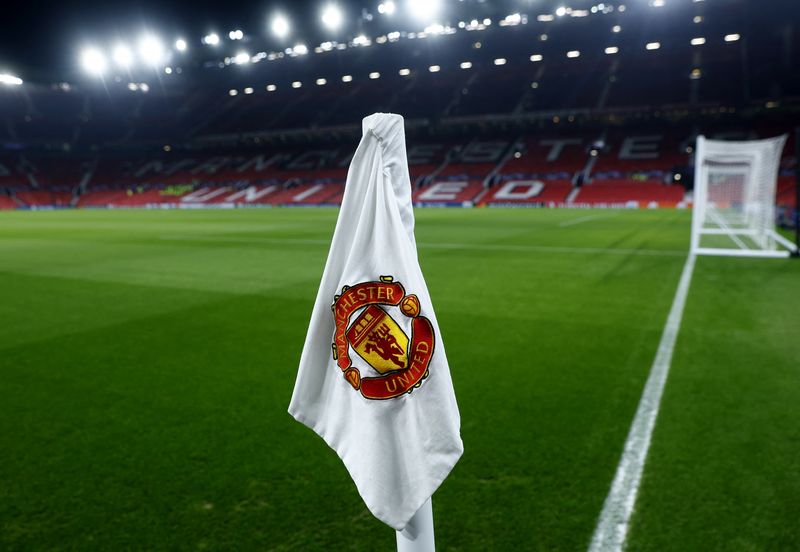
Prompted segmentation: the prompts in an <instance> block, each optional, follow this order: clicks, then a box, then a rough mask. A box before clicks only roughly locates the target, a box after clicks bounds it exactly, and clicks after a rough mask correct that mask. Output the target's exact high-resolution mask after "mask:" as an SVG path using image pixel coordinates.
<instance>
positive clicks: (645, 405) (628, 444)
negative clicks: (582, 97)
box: [589, 253, 695, 552]
mask: <svg viewBox="0 0 800 552" xmlns="http://www.w3.org/2000/svg"><path fill="white" fill-rule="evenodd" d="M694 263H695V255H694V254H693V253H690V254H689V256H688V257H687V259H686V264H684V265H683V272H682V273H681V279H680V281H679V282H678V289H677V291H676V292H675V298H674V299H673V300H672V307H671V308H670V311H669V316H668V317H667V323H666V324H665V325H664V331H663V332H662V334H661V341H660V342H659V344H658V352H657V353H656V357H655V360H653V366H652V368H650V375H649V376H648V378H647V383H646V384H645V387H644V391H643V392H642V397H641V399H639V407H638V408H637V409H636V415H635V416H634V418H633V423H632V424H631V428H630V430H629V432H628V438H627V440H626V441H625V448H624V449H623V452H622V458H621V459H620V462H619V465H618V466H617V472H616V474H615V475H614V481H613V482H612V484H611V490H610V491H609V493H608V496H607V497H606V500H605V503H604V504H603V511H602V512H601V513H600V517H599V519H598V520H597V526H596V527H595V530H594V535H593V536H592V542H591V544H590V545H589V552H621V551H622V549H623V547H624V546H625V539H626V538H627V536H628V528H629V526H630V520H631V515H632V514H633V508H634V506H635V505H636V496H637V494H638V492H639V484H640V482H641V480H642V472H643V471H644V464H645V461H646V460H647V452H648V450H649V449H650V441H651V439H652V436H653V428H654V427H655V424H656V418H657V417H658V410H659V407H660V406H661V396H662V395H663V393H664V386H665V384H666V382H667V375H668V374H669V368H670V364H671V363H672V353H673V351H674V350H675V341H676V340H677V338H678V331H679V330H680V327H681V320H682V319H683V310H684V306H685V305H686V296H687V295H688V294H689V285H690V283H691V281H692V272H693V271H694Z"/></svg>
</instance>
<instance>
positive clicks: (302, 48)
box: [292, 44, 308, 56]
mask: <svg viewBox="0 0 800 552" xmlns="http://www.w3.org/2000/svg"><path fill="white" fill-rule="evenodd" d="M292 52H294V55H296V56H304V55H306V54H307V53H308V46H306V45H305V44H295V47H294V48H292Z"/></svg>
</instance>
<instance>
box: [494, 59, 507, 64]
mask: <svg viewBox="0 0 800 552" xmlns="http://www.w3.org/2000/svg"><path fill="white" fill-rule="evenodd" d="M494 64H495V65H505V64H506V58H497V59H496V60H494Z"/></svg>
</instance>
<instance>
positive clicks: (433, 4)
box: [406, 0, 442, 21]
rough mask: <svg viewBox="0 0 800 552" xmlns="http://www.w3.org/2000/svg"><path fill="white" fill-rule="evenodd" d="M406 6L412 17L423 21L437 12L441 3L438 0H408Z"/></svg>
mask: <svg viewBox="0 0 800 552" xmlns="http://www.w3.org/2000/svg"><path fill="white" fill-rule="evenodd" d="M406 6H407V8H408V11H409V13H410V14H411V16H412V17H414V18H416V19H420V20H423V21H425V20H430V19H432V18H433V17H434V16H435V15H436V14H437V13H439V10H440V8H441V7H442V3H441V1H440V0H408V2H407V4H406Z"/></svg>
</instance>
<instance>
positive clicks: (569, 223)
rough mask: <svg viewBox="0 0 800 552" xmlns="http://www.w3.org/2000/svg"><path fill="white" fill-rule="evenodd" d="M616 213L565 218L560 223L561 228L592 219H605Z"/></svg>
mask: <svg viewBox="0 0 800 552" xmlns="http://www.w3.org/2000/svg"><path fill="white" fill-rule="evenodd" d="M614 216H616V215H610V214H609V215H587V216H585V217H578V218H574V219H569V220H565V221H562V222H559V223H558V226H559V228H566V227H568V226H575V225H576V224H581V223H583V222H589V221H590V220H597V219H604V218H611V217H614Z"/></svg>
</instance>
